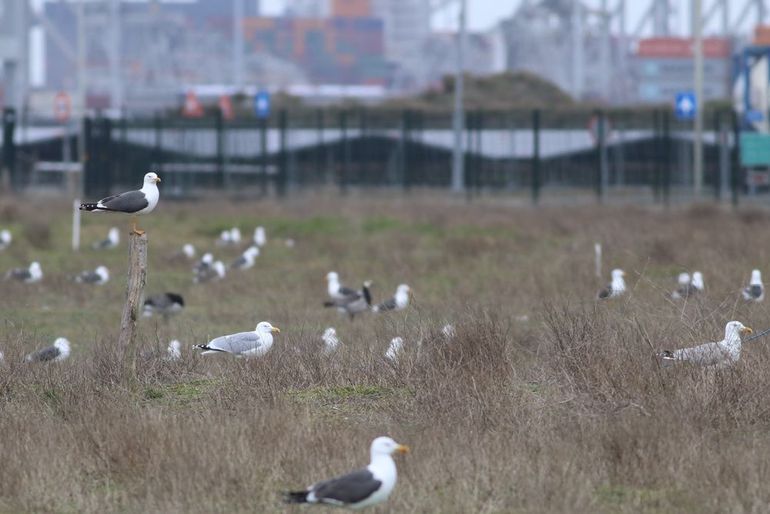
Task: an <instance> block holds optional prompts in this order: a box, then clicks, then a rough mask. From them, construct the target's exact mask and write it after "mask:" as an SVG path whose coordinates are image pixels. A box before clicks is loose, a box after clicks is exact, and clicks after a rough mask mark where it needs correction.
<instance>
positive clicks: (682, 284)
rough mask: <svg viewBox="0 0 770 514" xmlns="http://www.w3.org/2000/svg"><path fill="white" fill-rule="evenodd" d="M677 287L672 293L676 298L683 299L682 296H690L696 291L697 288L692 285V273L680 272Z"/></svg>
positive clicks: (672, 296)
mask: <svg viewBox="0 0 770 514" xmlns="http://www.w3.org/2000/svg"><path fill="white" fill-rule="evenodd" d="M677 284H678V285H677V288H676V290H674V292H673V293H671V298H673V299H674V300H681V299H682V298H689V297H690V295H691V294H693V293H694V292H695V288H693V287H692V286H691V285H690V274H689V273H680V274H679V278H678V279H677Z"/></svg>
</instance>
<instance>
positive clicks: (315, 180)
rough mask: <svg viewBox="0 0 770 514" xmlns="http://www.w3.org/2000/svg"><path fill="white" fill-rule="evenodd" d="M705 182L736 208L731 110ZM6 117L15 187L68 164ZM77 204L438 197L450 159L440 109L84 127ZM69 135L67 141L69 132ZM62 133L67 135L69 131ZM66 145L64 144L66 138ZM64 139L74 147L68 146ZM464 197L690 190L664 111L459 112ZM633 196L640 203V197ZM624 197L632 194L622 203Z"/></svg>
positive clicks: (719, 119) (715, 132)
mask: <svg viewBox="0 0 770 514" xmlns="http://www.w3.org/2000/svg"><path fill="white" fill-rule="evenodd" d="M705 121H706V127H707V130H706V132H705V135H704V163H705V167H704V185H705V187H707V188H710V189H711V190H712V191H713V194H714V195H715V196H716V197H723V198H724V197H725V196H726V195H727V192H728V191H730V192H732V197H733V198H734V199H737V195H738V194H739V191H740V189H741V188H742V187H743V183H744V179H743V176H742V171H741V170H740V168H739V167H738V162H737V155H738V151H737V144H738V138H737V137H736V132H735V129H734V125H735V123H734V117H733V115H732V113H731V112H729V111H714V112H712V113H709V115H708V116H707V117H706V120H705ZM17 126H18V123H17V121H16V117H15V115H14V113H13V111H11V110H6V111H5V113H4V118H3V127H4V128H3V154H2V156H3V164H4V167H5V168H6V169H8V170H11V175H12V183H13V184H14V185H15V187H17V188H23V187H25V186H26V185H28V184H30V182H31V176H32V175H33V174H34V170H35V169H36V166H37V167H38V168H39V166H38V164H39V162H41V161H56V160H63V159H65V155H64V153H68V154H70V155H69V157H70V158H71V159H73V160H77V159H78V156H77V152H76V151H74V150H73V151H65V150H66V149H67V148H68V145H69V148H72V149H74V148H75V147H76V146H77V145H72V144H71V141H67V142H66V144H61V143H60V142H59V143H57V142H55V141H54V142H52V141H51V140H50V139H46V138H45V137H40V138H37V139H34V140H32V139H31V140H29V141H27V142H25V143H23V144H16V143H14V136H13V134H14V130H18V128H17ZM82 129H83V133H84V136H85V144H84V150H85V157H86V158H85V167H84V176H83V183H84V189H85V194H86V195H88V196H98V195H100V194H107V193H109V192H111V191H114V190H116V189H119V188H121V187H126V186H131V185H135V184H136V183H137V180H138V178H137V177H139V176H141V175H142V174H143V173H145V172H146V171H147V170H154V171H157V172H158V173H160V174H161V175H162V177H163V181H164V182H163V183H164V186H165V187H164V189H165V190H166V192H167V194H176V195H179V196H184V195H186V194H191V193H194V192H196V191H199V190H207V189H222V190H225V191H230V192H241V191H244V192H249V193H251V192H253V193H254V194H260V195H267V194H276V195H284V194H286V193H287V192H288V191H291V190H294V189H300V188H318V187H328V186H335V187H337V188H339V190H340V191H342V192H345V191H347V190H348V189H349V188H351V187H396V188H403V189H409V188H413V187H428V188H448V187H449V186H450V182H451V162H452V152H453V149H454V148H453V141H454V139H453V133H452V117H451V113H447V112H426V111H411V110H405V111H393V110H380V109H363V108H356V109H345V110H343V109H326V110H308V109H304V110H297V111H285V110H284V111H278V112H276V113H273V114H272V115H271V116H270V118H268V119H248V120H233V121H230V120H225V119H223V118H222V117H221V116H216V117H211V118H202V119H193V120H191V119H183V118H171V117H160V116H156V117H154V118H145V119H133V118H131V119H106V118H87V119H85V120H84V121H83V125H82ZM73 132H77V131H73ZM73 132H71V133H70V134H72V133H73ZM67 137H72V138H74V136H73V135H70V136H67ZM73 141H74V139H73ZM463 141H464V150H465V151H464V159H465V177H464V179H465V180H464V183H465V186H466V190H467V192H468V194H470V195H473V194H478V193H481V192H486V191H489V192H497V191H499V192H505V193H515V192H521V193H525V194H529V195H531V198H532V200H533V201H534V202H537V201H538V200H539V199H541V198H542V197H543V195H548V194H559V195H561V194H564V193H569V192H578V191H585V192H592V193H593V194H595V195H596V198H597V199H598V200H599V201H602V200H603V199H605V198H606V197H608V196H610V195H613V194H620V192H621V191H623V192H625V191H626V190H629V191H630V190H633V191H634V192H635V193H634V194H636V195H640V194H648V195H649V197H650V200H651V201H657V202H661V203H663V202H668V201H670V199H671V197H672V191H674V192H676V194H677V195H678V196H682V195H684V194H685V192H686V191H689V190H690V186H691V184H692V180H693V174H692V169H691V164H690V163H691V162H692V147H693V134H692V130H691V124H686V123H680V122H677V121H675V120H674V119H672V115H671V113H670V112H669V110H654V109H645V110H608V111H603V110H515V111H508V112H489V111H469V112H467V116H466V126H465V131H464V134H463ZM640 191H641V193H640ZM628 194H630V193H628Z"/></svg>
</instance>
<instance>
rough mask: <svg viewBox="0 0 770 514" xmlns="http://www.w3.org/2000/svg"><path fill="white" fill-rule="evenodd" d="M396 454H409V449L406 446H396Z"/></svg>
mask: <svg viewBox="0 0 770 514" xmlns="http://www.w3.org/2000/svg"><path fill="white" fill-rule="evenodd" d="M396 453H402V454H405V453H409V447H408V446H406V445H405V444H399V445H398V446H396Z"/></svg>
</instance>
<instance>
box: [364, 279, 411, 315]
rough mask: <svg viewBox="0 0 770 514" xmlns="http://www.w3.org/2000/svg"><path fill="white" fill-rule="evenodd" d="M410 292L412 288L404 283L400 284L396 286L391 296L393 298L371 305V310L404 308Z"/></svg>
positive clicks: (398, 309)
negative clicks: (394, 292)
mask: <svg viewBox="0 0 770 514" xmlns="http://www.w3.org/2000/svg"><path fill="white" fill-rule="evenodd" d="M411 292H412V288H410V287H409V286H408V285H406V284H401V285H400V286H398V287H397V288H396V294H395V295H394V296H393V298H389V299H387V300H385V301H384V302H382V303H381V304H379V305H375V306H374V307H372V310H373V311H374V312H385V311H400V310H403V309H406V308H407V306H408V305H409V295H410V294H411Z"/></svg>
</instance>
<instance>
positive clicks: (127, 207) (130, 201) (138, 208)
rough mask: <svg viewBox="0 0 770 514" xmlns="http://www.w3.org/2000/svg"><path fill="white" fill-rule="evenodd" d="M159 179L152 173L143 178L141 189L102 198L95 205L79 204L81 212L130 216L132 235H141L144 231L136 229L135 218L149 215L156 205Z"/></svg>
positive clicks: (158, 195)
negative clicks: (113, 213) (117, 213)
mask: <svg viewBox="0 0 770 514" xmlns="http://www.w3.org/2000/svg"><path fill="white" fill-rule="evenodd" d="M158 182H160V177H159V176H158V175H156V174H155V173H153V172H150V173H148V174H146V175H145V176H144V184H143V185H142V189H139V190H138V191H128V192H125V193H119V194H116V195H112V196H108V197H107V198H102V199H101V200H99V201H98V202H96V203H88V202H86V203H81V204H80V210H81V211H89V212H122V213H124V214H130V215H131V220H132V229H131V233H132V234H137V235H140V236H141V235H143V234H144V230H142V229H140V228H136V217H137V216H141V215H142V214H149V213H151V212H152V211H153V209H155V206H157V205H158V199H159V198H160V191H158Z"/></svg>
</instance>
